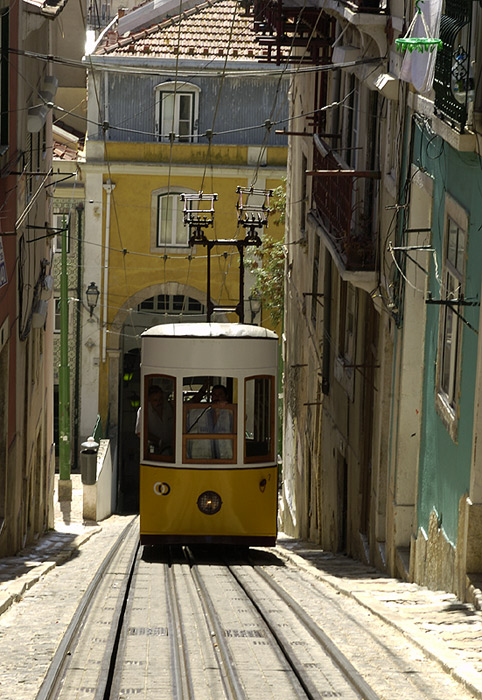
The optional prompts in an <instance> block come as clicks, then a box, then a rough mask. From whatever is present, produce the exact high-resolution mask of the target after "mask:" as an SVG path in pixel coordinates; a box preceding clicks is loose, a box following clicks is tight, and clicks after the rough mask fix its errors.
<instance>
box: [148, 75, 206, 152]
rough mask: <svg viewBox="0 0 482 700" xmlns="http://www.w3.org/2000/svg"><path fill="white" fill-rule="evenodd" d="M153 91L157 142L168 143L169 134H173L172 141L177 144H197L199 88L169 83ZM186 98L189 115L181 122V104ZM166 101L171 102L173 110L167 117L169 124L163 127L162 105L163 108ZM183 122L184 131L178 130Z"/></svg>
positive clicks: (191, 85) (179, 83) (190, 84)
mask: <svg viewBox="0 0 482 700" xmlns="http://www.w3.org/2000/svg"><path fill="white" fill-rule="evenodd" d="M154 89H155V95H156V99H155V105H156V134H157V135H158V139H159V141H161V142H164V143H169V141H170V134H171V133H174V141H176V142H178V143H197V141H198V122H199V93H200V92H201V88H200V87H199V86H198V85H193V84H192V83H185V82H175V81H170V82H166V83H161V84H160V85H157V86H156V87H155V88H154ZM186 97H189V99H190V101H191V104H190V109H189V112H190V114H189V119H188V120H185V119H184V120H183V119H181V114H180V111H181V103H182V101H183V100H184V99H185V98H186ZM168 100H169V101H172V102H173V107H174V109H173V113H172V116H170V117H169V120H170V123H169V124H164V125H163V121H164V116H163V105H164V107H165V105H166V104H167V101H168ZM183 121H184V122H185V121H187V122H188V123H187V128H186V129H180V126H181V124H182V122H183ZM180 131H183V132H184V133H183V135H180ZM186 132H187V133H186Z"/></svg>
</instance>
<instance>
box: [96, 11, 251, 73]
mask: <svg viewBox="0 0 482 700" xmlns="http://www.w3.org/2000/svg"><path fill="white" fill-rule="evenodd" d="M179 23H180V26H179ZM253 25H254V19H253V16H252V15H246V13H245V11H244V10H243V8H242V7H241V5H240V4H239V3H238V2H236V0H213V1H212V2H210V1H209V0H208V1H207V2H203V3H201V4H199V5H196V7H193V8H191V9H190V10H187V11H186V12H183V13H181V15H178V16H177V17H171V18H169V19H165V20H163V21H162V22H161V23H159V24H155V25H153V26H151V27H149V28H148V29H143V30H142V31H139V32H133V33H132V34H130V35H129V36H123V37H121V38H119V39H117V41H116V37H115V34H114V35H111V36H110V38H108V39H107V41H106V42H105V43H104V44H103V45H102V46H101V47H100V48H99V49H98V50H97V51H96V54H97V55H105V54H108V55H110V56H132V55H134V54H136V55H138V56H143V55H149V57H154V58H155V57H157V58H174V57H175V56H179V57H180V58H182V57H189V58H192V57H194V58H196V57H199V58H203V59H205V58H210V59H214V58H217V59H219V58H220V57H222V58H224V56H225V55H226V50H227V49H229V52H228V58H229V59H230V60H238V61H243V60H247V59H250V60H255V58H256V57H257V56H258V55H259V54H260V53H261V52H262V51H261V47H260V46H259V44H258V43H257V35H256V34H255V32H254V26H253Z"/></svg>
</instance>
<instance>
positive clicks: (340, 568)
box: [0, 475, 482, 700]
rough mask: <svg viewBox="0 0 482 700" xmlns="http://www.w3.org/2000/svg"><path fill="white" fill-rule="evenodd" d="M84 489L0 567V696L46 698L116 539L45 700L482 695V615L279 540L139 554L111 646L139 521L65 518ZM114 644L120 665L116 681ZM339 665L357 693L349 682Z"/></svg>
mask: <svg viewBox="0 0 482 700" xmlns="http://www.w3.org/2000/svg"><path fill="white" fill-rule="evenodd" d="M74 478H75V475H74ZM79 494H81V490H80V489H76V490H74V503H73V507H74V508H73V512H72V513H71V514H70V515H71V521H70V523H65V522H64V521H63V520H62V517H61V515H60V513H59V512H58V519H57V524H56V527H57V530H56V531H53V532H51V533H50V534H49V535H48V536H47V537H46V538H45V539H44V540H43V541H40V542H39V543H38V544H37V546H36V547H33V548H31V550H30V551H29V552H26V553H25V557H23V556H19V557H17V558H12V559H17V562H16V566H15V562H12V561H11V560H8V559H5V560H2V562H1V563H0V581H1V584H0V595H1V596H2V598H1V600H2V603H3V607H4V608H5V609H4V611H3V613H2V615H1V616H0V653H1V655H2V659H3V664H2V665H3V669H2V670H3V672H2V676H1V679H0V694H1V697H2V698H3V699H4V700H9V699H10V698H12V700H13V698H15V700H33V699H34V698H37V697H39V698H41V697H52V696H49V695H42V693H43V692H44V693H45V684H44V685H42V684H43V681H44V679H45V678H46V676H48V674H49V667H50V664H51V661H52V659H54V660H55V656H56V652H58V649H59V647H62V645H63V644H65V641H64V639H65V638H64V635H65V632H66V630H68V628H69V625H71V621H72V619H73V618H74V617H75V616H76V615H78V611H77V608H78V605H79V602H81V600H82V598H83V596H84V593H85V592H86V591H87V590H88V589H89V586H90V585H91V582H92V580H93V578H94V575H95V574H96V572H97V571H98V570H99V567H100V566H101V564H102V562H103V561H104V559H105V557H106V555H107V554H108V552H110V551H111V549H112V548H113V545H114V543H115V542H116V540H117V539H118V537H119V536H120V535H122V534H123V537H124V540H125V546H124V547H123V549H122V548H121V549H119V554H115V555H114V558H113V559H112V561H111V563H110V564H109V567H110V568H109V567H108V568H107V569H106V571H105V572H103V573H102V576H101V577H100V583H99V586H100V588H99V595H97V596H96V595H95V594H94V596H93V598H92V603H91V604H89V605H88V606H87V612H88V616H87V617H86V619H85V621H84V622H82V623H81V624H80V626H79V629H80V634H79V635H77V637H76V638H75V639H76V640H77V641H75V644H74V642H73V641H72V642H69V644H68V645H67V646H66V647H65V649H64V655H65V657H66V658H67V664H66V675H65V680H64V681H62V683H61V684H60V688H61V692H60V695H56V696H53V697H62V698H68V700H74V698H85V697H92V698H97V697H111V698H128V697H131V696H136V697H144V698H149V700H151V699H152V698H173V697H199V698H206V697H213V698H223V697H236V698H241V697H246V698H265V697H266V698H269V697H277V698H297V697H340V698H360V697H364V698H380V699H382V698H383V699H386V700H390V699H391V698H400V697H403V698H410V699H413V700H419V699H420V700H437V699H439V698H442V697H443V698H457V699H458V700H468V699H469V698H476V697H482V663H481V661H480V659H481V658H482V654H481V652H482V641H481V637H482V634H481V630H482V614H481V613H480V612H479V611H475V610H473V609H472V608H471V607H470V606H468V605H463V604H461V603H458V602H457V601H456V599H454V597H453V596H451V595H449V594H446V593H441V592H436V591H428V590H426V589H424V588H422V587H419V586H416V585H414V584H406V583H403V582H400V581H397V580H395V579H391V578H388V577H386V576H384V575H382V574H379V573H376V572H375V571H374V570H373V569H371V568H369V567H366V566H364V565H362V564H360V563H359V562H355V561H353V560H351V559H349V558H347V557H343V556H336V555H332V554H329V553H325V552H323V551H322V550H321V549H320V548H319V547H316V546H313V545H309V544H307V543H303V542H301V541H296V540H292V539H290V538H286V537H284V536H283V535H281V536H280V537H279V543H278V545H277V547H276V548H273V549H251V550H250V551H249V552H247V551H242V552H240V553H239V554H236V553H229V552H228V551H227V550H224V551H223V550H221V549H218V550H217V551H216V552H214V553H213V552H211V551H209V550H207V549H206V548H201V549H197V550H196V549H195V548H194V549H193V552H192V553H191V554H190V557H188V558H186V556H185V554H183V552H182V549H181V548H166V549H165V550H162V549H157V548H153V549H149V548H148V549H147V550H145V551H142V548H141V549H140V550H139V552H138V554H137V562H136V566H135V568H134V569H133V575H132V582H131V584H130V585H131V589H130V592H129V596H128V598H127V605H126V609H125V611H124V612H123V613H122V614H123V615H124V616H125V617H124V628H123V632H122V633H121V635H120V639H119V640H118V641H117V642H116V641H115V640H114V639H113V636H112V629H113V627H114V623H113V620H114V618H116V616H117V615H118V611H119V605H118V603H119V601H120V600H121V598H122V596H123V593H124V591H125V590H126V589H127V587H128V585H129V582H128V578H129V570H130V568H131V566H132V562H133V557H134V554H135V550H136V548H137V530H136V528H137V522H136V521H135V520H133V517H132V516H126V517H120V516H113V517H111V518H109V519H107V520H106V521H105V522H103V523H101V524H100V525H97V526H96V525H93V526H90V527H89V526H87V527H86V526H85V525H83V524H82V523H81V522H80V520H79V518H78V517H77V516H76V515H75V512H74V511H75V505H76V503H75V499H77V500H78V499H79ZM79 510H80V509H79ZM129 526H130V527H129ZM126 528H127V530H126ZM126 532H127V533H129V534H126ZM72 535H73V537H72ZM36 570H38V571H37V575H36V574H35V571H36ZM193 570H197V573H196V574H195V576H193V575H192V572H193ZM22 586H23V587H25V588H26V590H25V591H23V592H22V593H21V594H20V599H19V600H18V601H17V602H14V600H13V596H14V595H15V594H17V595H18V594H19V592H20V591H21V590H22ZM273 586H274V587H273ZM280 593H282V594H283V598H284V600H282V599H281V598H280V597H279V594H280ZM9 595H10V603H11V604H10V605H7V603H6V601H7V598H8V596H9ZM253 602H254V603H255V605H256V607H252V603H253ZM287 605H288V607H286V606H287ZM298 606H299V607H298ZM116 611H117V612H116ZM260 614H261V615H262V616H263V618H264V619H261V618H260V617H259V615H260ZM307 621H310V626H311V627H312V628H313V629H314V630H315V632H313V629H312V631H311V632H310V631H309V628H308V627H307ZM273 635H274V637H273ZM274 638H276V639H277V640H278V641H280V642H281V644H282V647H283V649H284V652H287V655H286V656H283V654H281V653H280V652H279V651H276V646H273V643H274V642H273V639H274ZM321 642H322V643H321ZM112 646H116V655H117V667H116V668H113V670H112V672H109V663H110V661H109V658H110V651H109V649H110V647H112ZM327 650H328V651H329V652H330V653H332V652H333V650H335V652H336V655H335V656H334V657H333V656H332V659H333V658H334V659H335V662H333V660H327ZM107 657H109V658H107ZM287 657H290V658H291V663H292V665H293V667H295V668H297V672H299V677H298V676H297V675H296V674H294V673H293V670H292V668H290V667H289V665H288V666H287V665H286V664H287V662H286V658H287ZM228 661H229V663H230V664H232V668H231V670H230V673H231V680H230V681H229V680H227V678H228V676H229V673H228V672H227V663H228ZM341 668H342V669H343V668H344V672H343V673H342V672H341V671H340V669H341ZM347 669H348V671H349V673H352V674H354V677H355V679H356V683H355V686H357V687H358V689H357V688H356V687H355V688H354V687H353V686H351V685H350V684H347V681H346V673H345V672H346V670H347ZM62 674H65V669H64V670H63V671H62ZM299 678H301V682H300V679H299ZM107 680H108V684H109V688H108V693H109V694H107V695H104V688H105V685H106V681H107ZM458 681H460V682H458ZM463 685H465V688H464V687H463ZM101 689H102V694H100V692H101ZM105 692H107V691H105Z"/></svg>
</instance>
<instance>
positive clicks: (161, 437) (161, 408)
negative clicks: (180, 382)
mask: <svg viewBox="0 0 482 700" xmlns="http://www.w3.org/2000/svg"><path fill="white" fill-rule="evenodd" d="M175 386H176V381H175V378H174V377H168V376H166V375H161V374H151V375H149V376H147V377H145V386H144V406H141V408H139V411H138V413H137V425H136V433H137V434H139V435H140V432H141V430H143V431H144V458H145V459H154V460H157V461H161V460H162V461H164V462H173V461H174V458H175V454H174V451H175V440H174V435H175V432H174V427H175V413H174V405H175Z"/></svg>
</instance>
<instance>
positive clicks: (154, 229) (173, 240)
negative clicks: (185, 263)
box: [151, 187, 194, 253]
mask: <svg viewBox="0 0 482 700" xmlns="http://www.w3.org/2000/svg"><path fill="white" fill-rule="evenodd" d="M183 193H185V194H194V190H191V189H189V188H179V187H176V188H174V189H173V188H169V187H161V188H160V189H158V190H154V191H153V192H152V195H151V252H154V253H158V252H159V251H160V250H163V251H164V250H168V251H169V252H173V253H176V252H178V253H179V252H185V250H186V248H190V246H189V227H188V226H185V227H184V234H185V235H184V236H183V239H182V241H178V240H177V238H178V231H179V228H178V227H180V226H182V224H181V223H180V221H179V219H180V216H181V213H182V211H183V209H184V202H182V201H181V197H180V195H181V194H183ZM163 197H170V198H171V201H172V206H173V214H174V215H173V216H172V219H171V222H172V226H171V232H170V233H171V235H170V238H169V239H168V240H166V241H165V242H164V241H162V240H161V236H160V224H161V221H160V213H161V209H160V205H161V201H162V198H163Z"/></svg>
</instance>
